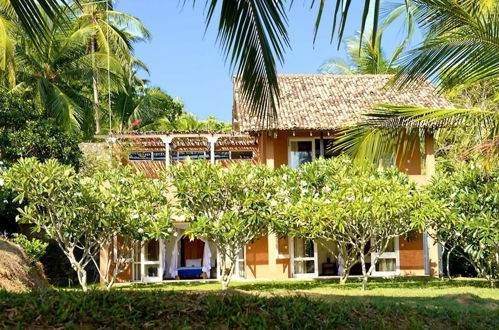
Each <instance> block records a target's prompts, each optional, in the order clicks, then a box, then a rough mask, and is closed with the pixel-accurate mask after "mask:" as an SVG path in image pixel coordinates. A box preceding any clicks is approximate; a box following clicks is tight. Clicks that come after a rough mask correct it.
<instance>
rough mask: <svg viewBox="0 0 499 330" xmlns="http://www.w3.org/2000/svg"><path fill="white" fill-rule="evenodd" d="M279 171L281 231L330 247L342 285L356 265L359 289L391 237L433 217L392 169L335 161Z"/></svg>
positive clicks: (425, 201) (418, 193) (430, 207)
mask: <svg viewBox="0 0 499 330" xmlns="http://www.w3.org/2000/svg"><path fill="white" fill-rule="evenodd" d="M282 172H283V173H284V175H283V181H284V182H285V186H286V187H289V191H288V192H285V193H284V192H283V193H282V196H285V197H284V198H285V199H286V200H287V203H284V204H283V205H284V208H282V210H283V212H281V215H282V218H283V219H285V220H288V221H289V222H288V224H287V226H286V227H285V230H284V233H286V234H287V235H290V236H294V237H303V238H307V239H313V240H317V239H324V240H326V241H330V242H332V243H333V244H335V245H336V248H337V250H338V252H337V253H333V251H330V252H331V254H332V255H338V258H340V257H341V260H342V267H343V268H344V270H343V273H342V274H340V275H342V279H341V281H342V282H343V283H344V282H345V281H346V279H347V278H348V275H349V272H350V269H351V268H352V267H353V266H354V265H355V264H357V263H360V264H361V267H362V274H363V288H365V286H366V284H367V280H368V277H369V276H370V275H371V274H372V273H373V272H374V270H375V269H377V263H378V261H379V258H380V256H381V255H383V253H384V252H385V251H386V250H387V248H388V246H390V245H393V244H394V243H393V242H394V239H395V238H398V237H400V236H402V235H405V234H408V233H409V232H410V231H412V230H415V229H423V228H424V227H425V222H426V220H427V219H430V218H431V217H432V216H435V215H436V208H435V207H434V206H435V205H433V203H431V202H430V200H429V199H428V198H427V197H426V195H425V194H424V193H423V192H421V191H420V190H419V189H418V188H417V187H416V184H415V183H414V182H412V181H410V180H409V178H408V177H407V176H406V175H403V174H401V173H400V172H399V171H398V170H397V169H396V168H387V169H375V168H370V169H358V168H354V167H353V166H352V165H351V162H350V160H349V159H347V158H339V159H332V160H323V159H320V160H317V161H315V162H313V163H309V164H305V165H303V166H302V167H300V168H299V169H298V170H288V169H286V168H284V169H283V170H282ZM287 196H291V198H288V197H287ZM326 248H327V246H326ZM368 259H369V264H370V267H369V268H366V264H367V263H368V262H367V260H368Z"/></svg>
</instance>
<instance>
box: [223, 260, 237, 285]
mask: <svg viewBox="0 0 499 330" xmlns="http://www.w3.org/2000/svg"><path fill="white" fill-rule="evenodd" d="M230 262H231V264H230V267H229V268H228V269H227V265H226V264H225V263H223V264H222V266H223V267H224V268H223V269H224V274H223V275H222V290H224V291H225V290H227V289H228V288H229V284H230V280H231V278H232V274H233V273H234V269H235V267H236V261H235V260H231V261H230Z"/></svg>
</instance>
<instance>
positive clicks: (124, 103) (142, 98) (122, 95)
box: [103, 58, 184, 133]
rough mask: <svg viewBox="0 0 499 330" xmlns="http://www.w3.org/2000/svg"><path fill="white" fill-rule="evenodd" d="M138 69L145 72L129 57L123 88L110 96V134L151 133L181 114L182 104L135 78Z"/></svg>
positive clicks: (135, 60) (145, 68)
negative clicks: (145, 131) (161, 124)
mask: <svg viewBox="0 0 499 330" xmlns="http://www.w3.org/2000/svg"><path fill="white" fill-rule="evenodd" d="M139 68H140V69H142V70H145V71H146V72H147V67H146V66H145V64H144V63H142V62H140V61H139V60H137V59H136V58H132V59H131V60H130V64H129V65H127V66H126V67H125V72H126V73H127V78H126V79H125V82H124V88H123V89H122V90H119V91H117V92H114V93H113V94H112V100H113V102H112V106H111V110H112V111H111V116H110V117H111V129H112V130H113V132H120V133H124V132H128V131H132V130H154V129H157V126H158V125H159V124H158V123H161V122H173V121H174V120H176V119H177V117H178V116H179V115H180V114H181V113H182V109H183V107H184V105H183V104H182V103H181V102H180V101H179V100H174V99H173V98H172V97H171V96H170V95H168V94H166V93H165V92H163V91H162V90H161V89H160V88H158V87H153V88H149V87H147V86H146V84H147V81H144V80H142V79H140V78H138V77H137V75H136V72H137V70H138V69H139ZM103 129H107V127H106V128H103Z"/></svg>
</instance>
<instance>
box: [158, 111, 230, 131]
mask: <svg viewBox="0 0 499 330" xmlns="http://www.w3.org/2000/svg"><path fill="white" fill-rule="evenodd" d="M154 127H155V130H158V131H230V130H231V129H232V124H230V123H226V122H223V121H218V120H217V119H216V118H215V117H214V116H208V119H207V120H199V119H197V118H196V115H195V114H193V113H190V112H184V113H182V114H181V115H180V116H178V118H176V119H175V120H167V119H160V120H158V121H157V122H155V123H154Z"/></svg>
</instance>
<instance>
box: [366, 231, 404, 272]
mask: <svg viewBox="0 0 499 330" xmlns="http://www.w3.org/2000/svg"><path fill="white" fill-rule="evenodd" d="M376 256H378V262H377V263H376V268H375V270H374V272H373V274H374V275H398V274H399V273H400V258H399V238H398V237H395V238H392V239H391V240H390V242H389V243H388V246H387V248H386V250H385V252H384V253H382V254H380V255H378V254H377V253H375V252H374V253H373V254H372V257H371V260H374V259H375V258H376Z"/></svg>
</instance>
